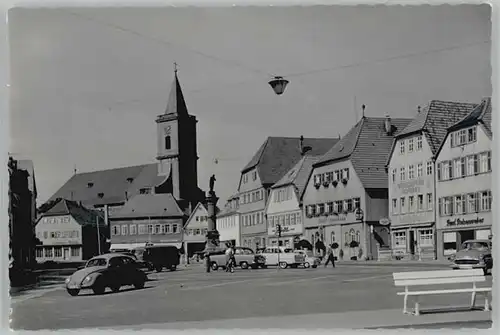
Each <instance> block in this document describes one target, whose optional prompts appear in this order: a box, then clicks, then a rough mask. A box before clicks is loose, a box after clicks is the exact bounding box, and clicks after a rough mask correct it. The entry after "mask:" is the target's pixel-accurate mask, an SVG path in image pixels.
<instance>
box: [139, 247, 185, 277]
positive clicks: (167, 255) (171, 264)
mask: <svg viewBox="0 0 500 335" xmlns="http://www.w3.org/2000/svg"><path fill="white" fill-rule="evenodd" d="M143 259H144V261H145V262H148V263H150V264H152V267H153V268H154V269H155V270H156V272H161V270H163V268H167V269H169V270H170V271H175V270H176V269H177V265H179V264H180V254H179V249H177V248H176V247H175V246H149V247H146V249H145V250H144V254H143Z"/></svg>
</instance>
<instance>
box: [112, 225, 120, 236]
mask: <svg viewBox="0 0 500 335" xmlns="http://www.w3.org/2000/svg"><path fill="white" fill-rule="evenodd" d="M111 234H112V235H120V226H113V229H112V230H111Z"/></svg>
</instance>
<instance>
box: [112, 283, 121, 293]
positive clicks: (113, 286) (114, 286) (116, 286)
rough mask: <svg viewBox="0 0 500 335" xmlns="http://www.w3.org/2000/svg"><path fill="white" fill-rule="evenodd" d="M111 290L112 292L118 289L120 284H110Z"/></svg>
mask: <svg viewBox="0 0 500 335" xmlns="http://www.w3.org/2000/svg"><path fill="white" fill-rule="evenodd" d="M111 291H113V292H114V293H116V292H118V291H120V285H118V284H116V285H112V286H111Z"/></svg>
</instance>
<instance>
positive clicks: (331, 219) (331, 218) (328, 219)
mask: <svg viewBox="0 0 500 335" xmlns="http://www.w3.org/2000/svg"><path fill="white" fill-rule="evenodd" d="M346 219H347V215H345V214H339V215H329V216H322V217H320V218H319V220H318V221H319V223H331V222H337V221H345V220H346Z"/></svg>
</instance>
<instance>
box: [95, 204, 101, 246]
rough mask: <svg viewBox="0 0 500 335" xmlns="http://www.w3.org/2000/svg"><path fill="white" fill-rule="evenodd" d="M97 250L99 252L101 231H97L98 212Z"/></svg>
mask: <svg viewBox="0 0 500 335" xmlns="http://www.w3.org/2000/svg"><path fill="white" fill-rule="evenodd" d="M96 222H97V252H98V254H99V255H100V254H101V233H100V231H99V214H97V220H96Z"/></svg>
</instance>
